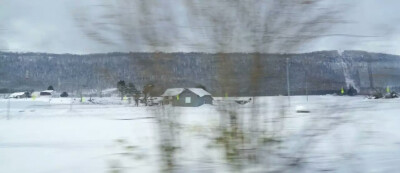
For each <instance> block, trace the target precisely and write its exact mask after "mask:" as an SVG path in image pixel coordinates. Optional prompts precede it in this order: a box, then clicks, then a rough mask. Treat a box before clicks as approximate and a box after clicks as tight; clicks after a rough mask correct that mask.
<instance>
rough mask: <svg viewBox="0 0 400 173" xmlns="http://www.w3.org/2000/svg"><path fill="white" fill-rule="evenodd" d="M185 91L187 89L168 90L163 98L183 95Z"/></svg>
mask: <svg viewBox="0 0 400 173" xmlns="http://www.w3.org/2000/svg"><path fill="white" fill-rule="evenodd" d="M184 90H185V88H168V89H167V90H165V92H164V94H162V95H161V96H163V97H165V96H176V95H179V94H180V93H182V92H183V91H184Z"/></svg>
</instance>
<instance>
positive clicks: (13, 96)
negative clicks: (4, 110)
mask: <svg viewBox="0 0 400 173" xmlns="http://www.w3.org/2000/svg"><path fill="white" fill-rule="evenodd" d="M26 97H27V94H26V93H25V92H16V93H12V94H10V96H9V98H16V99H19V98H26Z"/></svg>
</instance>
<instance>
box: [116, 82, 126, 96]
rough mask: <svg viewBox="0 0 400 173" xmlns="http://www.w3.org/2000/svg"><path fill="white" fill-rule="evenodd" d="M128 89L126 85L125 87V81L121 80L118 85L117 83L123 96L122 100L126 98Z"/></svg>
mask: <svg viewBox="0 0 400 173" xmlns="http://www.w3.org/2000/svg"><path fill="white" fill-rule="evenodd" d="M126 88H127V87H126V85H125V81H123V80H120V81H119V82H118V83H117V89H118V92H119V93H120V95H121V100H122V99H123V98H124V96H125V94H126V90H127V89H126Z"/></svg>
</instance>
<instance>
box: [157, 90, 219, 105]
mask: <svg viewBox="0 0 400 173" xmlns="http://www.w3.org/2000/svg"><path fill="white" fill-rule="evenodd" d="M161 96H162V97H163V104H171V105H172V106H182V107H197V106H201V105H203V104H212V101H213V98H212V96H211V94H210V93H209V92H207V91H205V90H204V89H202V88H169V89H167V90H165V92H164V93H163V94H162V95H161Z"/></svg>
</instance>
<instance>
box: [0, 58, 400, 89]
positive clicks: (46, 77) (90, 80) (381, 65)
mask: <svg viewBox="0 0 400 173" xmlns="http://www.w3.org/2000/svg"><path fill="white" fill-rule="evenodd" d="M287 67H288V68H287ZM287 69H288V70H289V75H288V76H289V83H290V90H291V94H293V95H299V94H305V93H306V90H307V91H308V93H309V94H331V93H337V92H339V91H340V89H341V88H342V87H344V88H346V87H348V85H349V84H351V85H354V87H355V88H356V89H358V90H359V91H361V93H367V92H369V91H370V90H372V89H382V88H385V87H387V86H390V87H391V88H393V89H392V90H396V89H397V88H398V86H400V76H399V74H400V56H396V55H389V54H381V53H369V52H364V51H344V52H341V53H339V52H338V51H320V52H311V53H303V54H261V53H216V54H208V53H107V54H88V55H74V54H47V53H10V52H0V92H13V91H24V90H44V89H45V88H47V87H48V86H49V85H53V86H54V88H55V89H56V90H60V91H68V92H74V91H77V90H80V89H85V90H98V91H101V90H104V89H107V88H116V87H117V82H118V81H120V80H124V81H126V82H132V83H133V84H134V85H135V86H136V87H137V88H138V89H140V88H142V87H143V86H144V85H146V84H153V85H154V86H155V87H154V91H153V93H152V94H153V95H159V94H160V93H162V92H163V91H164V90H165V89H166V88H172V87H195V86H198V85H202V86H204V87H205V88H206V89H207V90H208V91H209V92H210V93H212V94H213V95H215V96H222V95H226V94H228V95H229V96H257V95H286V94H287Z"/></svg>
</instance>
